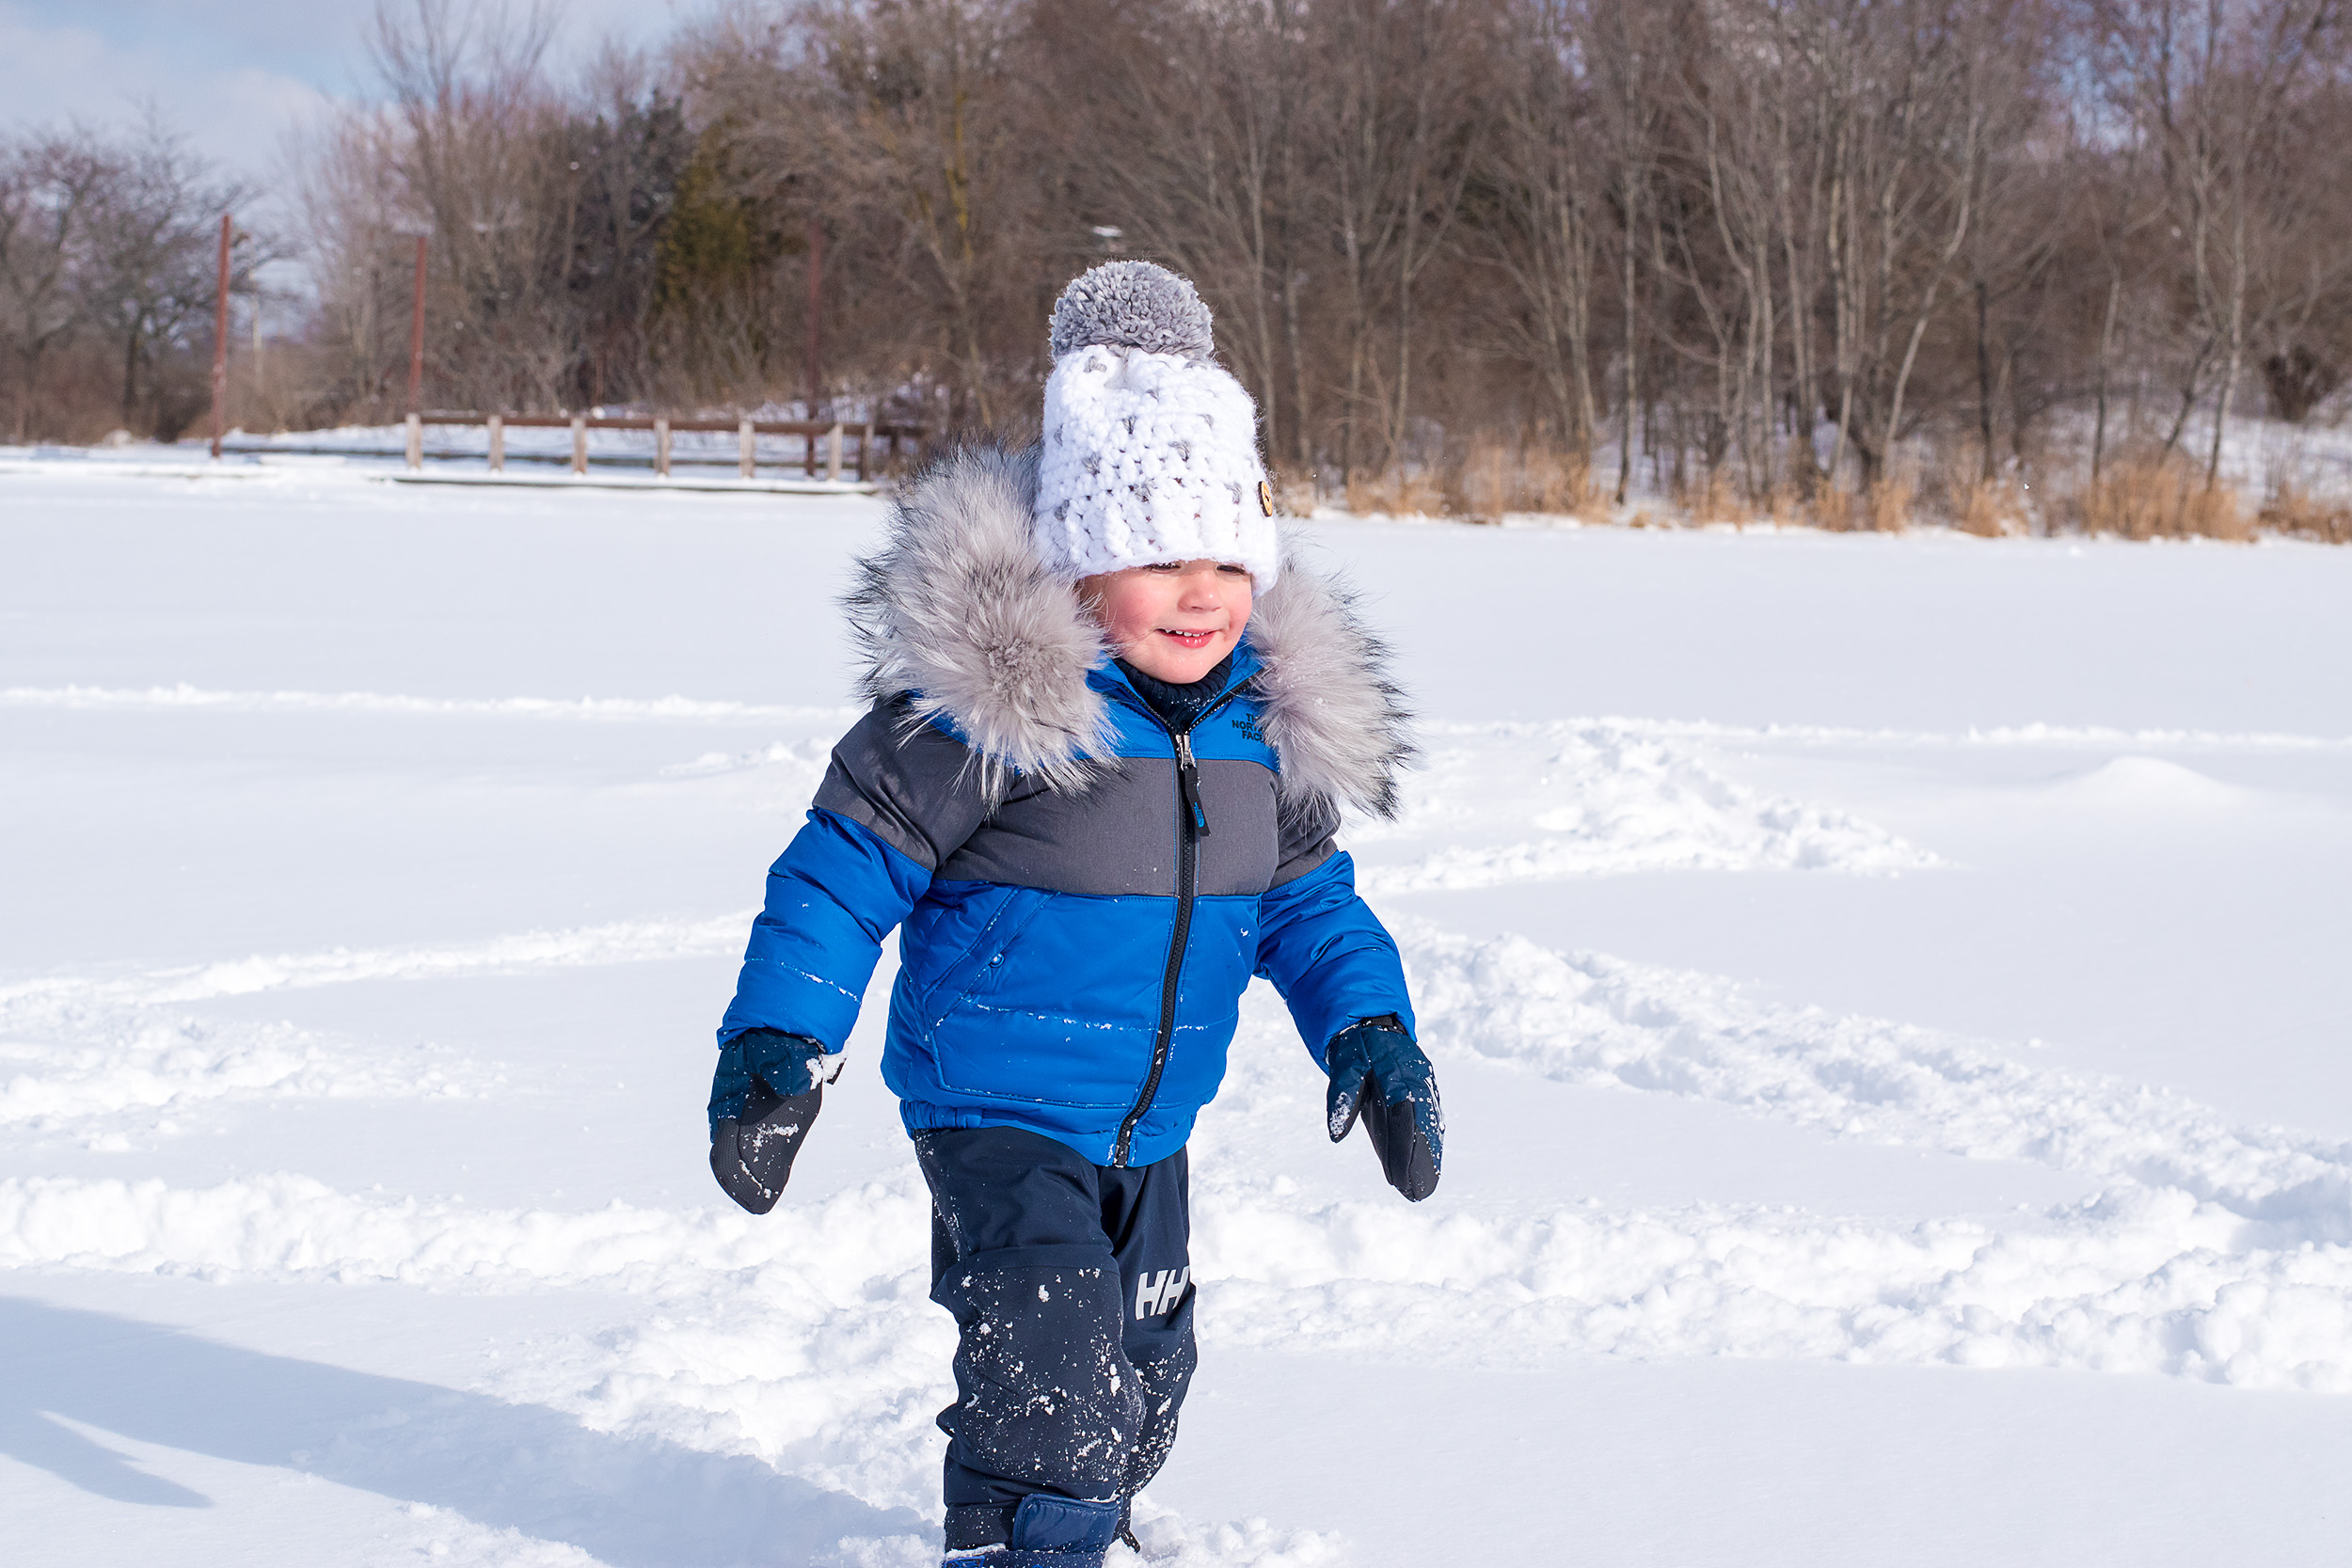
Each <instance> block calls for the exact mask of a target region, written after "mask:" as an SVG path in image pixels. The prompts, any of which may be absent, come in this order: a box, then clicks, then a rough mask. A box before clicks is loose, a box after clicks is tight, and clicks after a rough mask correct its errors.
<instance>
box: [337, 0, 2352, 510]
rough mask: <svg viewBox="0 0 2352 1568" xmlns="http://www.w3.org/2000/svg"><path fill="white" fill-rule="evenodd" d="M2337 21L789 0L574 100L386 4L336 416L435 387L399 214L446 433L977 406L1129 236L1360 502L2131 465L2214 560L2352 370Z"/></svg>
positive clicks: (1833, 503) (1170, 1) (378, 411)
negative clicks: (643, 416)
mask: <svg viewBox="0 0 2352 1568" xmlns="http://www.w3.org/2000/svg"><path fill="white" fill-rule="evenodd" d="M2347 4H2352V0H789V3H784V4H756V3H745V4H741V5H739V6H737V7H735V8H730V9H726V10H723V11H722V12H720V13H718V14H717V15H716V16H715V17H711V18H707V19H705V20H703V21H700V22H697V23H694V24H689V25H687V26H685V27H683V28H681V29H680V30H679V31H678V32H677V33H676V34H675V36H673V37H672V38H671V39H670V40H668V41H667V42H666V44H665V45H664V46H663V47H662V48H661V49H660V51H658V52H656V53H654V54H652V55H633V54H630V53H628V52H626V51H621V50H617V49H608V50H606V51H605V52H604V53H603V54H602V55H599V56H597V57H596V59H595V61H594V62H593V64H592V65H591V67H590V68H589V69H588V70H586V71H584V72H575V73H572V75H570V76H569V77H565V76H563V75H561V74H559V73H558V72H557V71H554V70H553V69H551V68H550V66H549V64H548V60H549V57H550V56H549V50H548V46H549V42H550V36H551V35H550V24H549V21H548V15H549V13H547V12H545V11H535V12H518V11H515V10H511V9H502V8H500V7H499V6H497V5H496V4H491V3H485V4H480V5H476V6H473V7H471V8H463V7H458V6H454V5H452V4H450V3H448V0H399V3H398V4H392V5H388V6H387V8H385V9H384V10H383V11H382V12H380V13H379V16H378V18H377V22H376V24H375V27H374V31H373V40H372V47H373V58H374V62H375V65H376V68H377V73H378V76H379V78H380V82H381V87H382V89H383V90H382V93H381V96H380V100H379V103H378V104H377V106H374V107H361V106H354V107H352V108H350V109H348V110H347V111H345V112H344V113H343V114H342V116H341V117H340V119H338V120H337V121H336V122H335V123H334V124H333V125H332V126H331V127H328V128H326V130H325V131H324V132H322V133H321V134H319V135H314V136H313V137H311V138H310V143H309V146H308V148H307V150H306V152H305V156H304V158H303V161H302V167H301V171H300V179H299V182H298V184H299V191H300V204H299V216H298V220H297V222H296V224H295V227H294V237H295V238H297V239H298V240H299V242H300V244H301V245H302V247H303V248H304V251H305V254H306V256H307V260H308V262H309V266H310V277H311V279H312V283H313V286H314V289H315V293H316V300H317V313H316V319H315V322H314V323H313V325H312V327H311V329H310V355H311V357H310V360H308V361H307V362H306V364H307V368H306V372H305V375H306V381H305V384H304V387H303V388H302V391H301V397H300V400H299V401H300V404H301V407H300V411H299V412H300V417H302V418H304V419H307V420H328V419H340V418H358V419H367V420H374V419H380V418H385V417H389V416H390V415H393V414H396V413H397V412H399V411H400V409H401V407H402V405H403V399H404V397H405V372H406V363H407V342H406V333H407V292H408V288H409V265H410V261H411V258H412V257H413V246H414V240H413V238H412V236H413V235H415V234H417V233H419V232H422V233H426V234H428V235H429V236H430V241H431V245H432V251H431V256H432V261H431V277H430V284H429V288H430V298H429V305H428V311H429V317H430V322H431V329H430V336H429V343H428V361H429V363H428V375H427V386H428V391H427V400H428V401H429V402H431V403H434V404H444V405H446V404H469V405H473V406H479V407H489V406H496V405H502V406H506V407H549V406H566V407H568V406H582V405H588V404H620V403H641V404H643V403H652V404H663V405H666V406H671V407H684V406H689V405H696V404H700V405H724V406H746V405H752V404H771V403H776V402H804V403H809V404H816V405H818V407H821V408H827V409H834V410H842V409H851V410H871V411H874V412H877V413H880V414H882V415H885V416H888V417H897V418H912V419H917V420H925V421H926V422H928V423H930V425H932V426H933V427H934V428H936V429H940V430H943V431H953V430H961V429H972V428H977V427H991V428H995V429H999V430H1009V431H1017V430H1018V429H1019V428H1020V427H1022V426H1023V425H1024V424H1025V422H1027V421H1030V420H1033V419H1034V417H1035V409H1036V406H1037V402H1038V395H1037V394H1038V388H1039V385H1040V382H1041V377H1042V375H1043V373H1044V371H1045V369H1046V366H1045V364H1044V360H1043V352H1044V351H1043V342H1044V321H1045V316H1046V312H1047V310H1048V309H1049V308H1050V305H1051V302H1052V300H1053V297H1054V295H1055V293H1056V292H1057V290H1058V289H1059V287H1060V286H1061V284H1062V283H1063V282H1064V281H1065V280H1066V279H1067V278H1068V277H1071V276H1072V275H1073V273H1075V272H1076V271H1078V270H1079V269H1080V268H1082V267H1084V266H1086V265H1088V264H1089V263H1091V262H1093V261H1098V260H1100V259H1102V258H1104V257H1105V256H1113V255H1129V256H1146V257H1151V258H1154V259H1158V260H1161V261H1167V262H1168V263H1169V264H1171V265H1173V266H1176V267H1178V268H1180V269H1182V270H1183V271H1184V272H1185V273H1187V274H1188V275H1190V276H1191V277H1193V278H1194V279H1195V280H1196V281H1197V282H1198V283H1199V284H1200V287H1201V290H1202V292H1203V293H1204V294H1206V296H1207V297H1208V299H1209V301H1210V303H1211V305H1212V306H1213V307H1214V308H1215V309H1216V313H1217V325H1218V333H1219V341H1220V346H1221V348H1222V351H1223V353H1224V355H1225V356H1226V357H1227V359H1228V361H1229V362H1230V363H1231V364H1232V366H1233V367H1234V369H1235V370H1236V371H1237V372H1238V373H1239V374H1240V375H1241V376H1242V377H1243V379H1244V380H1245V381H1246V382H1247V383H1248V386H1249V388H1250V389H1251V391H1252V392H1253V393H1254V394H1255V396H1256V397H1257V399H1258V402H1259V405H1260V407H1261V409H1262V410H1263V415H1264V419H1265V438H1266V442H1267V446H1268V449H1269V451H1270V452H1271V453H1272V455H1273V457H1274V459H1275V461H1276V463H1277V464H1278V465H1279V466H1280V467H1282V468H1283V469H1284V470H1285V472H1286V473H1287V475H1288V476H1289V478H1290V480H1291V482H1292V483H1306V482H1307V481H1309V480H1310V479H1311V480H1312V481H1314V482H1315V483H1318V484H1319V485H1320V486H1321V487H1322V490H1323V493H1325V494H1326V495H1331V494H1336V493H1338V492H1340V491H1342V490H1346V491H1349V492H1352V493H1353V494H1355V495H1356V497H1357V498H1358V499H1359V501H1361V502H1364V503H1368V504H1379V503H1388V504H1397V503H1403V504H1420V505H1433V506H1434V505H1448V506H1452V507H1454V508H1455V509H1457V510H1468V511H1473V512H1493V511H1500V510H1503V509H1506V508H1511V507H1518V506H1547V505H1549V506H1565V505H1576V504H1582V503H1588V502H1591V501H1593V500H1595V499H1598V500H1608V499H1623V498H1626V497H1627V496H1629V494H1630V493H1631V492H1632V491H1634V490H1635V489H1636V488H1638V487H1640V486H1642V485H1644V484H1648V485H1651V486H1654V487H1656V488H1662V489H1665V490H1668V491H1671V492H1672V493H1674V494H1675V495H1676V496H1677V497H1678V498H1680V499H1682V501H1683V503H1684V505H1685V506H1687V507H1689V508H1691V509H1692V510H1696V511H1700V512H1702V513H1704V512H1706V511H1707V510H1708V509H1709V508H1717V509H1722V510H1724V511H1726V512H1730V511H1736V510H1739V509H1740V508H1754V507H1756V506H1769V507H1772V508H1780V507H1784V506H1786V507H1789V508H1794V509H1799V510H1804V509H1809V510H1811V511H1812V512H1813V513H1814V515H1823V516H1827V517H1829V519H1830V520H1833V521H1848V522H1864V523H1867V522H1868V521H1870V520H1872V519H1873V518H1878V519H1882V520H1883V519H1885V518H1887V517H1889V516H1892V515H1897V514H1899V512H1900V511H1901V509H1902V508H1903V506H1905V505H1906V504H1907V503H1908V501H1909V499H1911V498H1912V496H1913V495H1914V493H1915V491H1917V490H1918V489H1920V488H1921V487H1923V486H1924V487H1926V488H1928V489H1930V490H1932V491H1934V492H1936V495H1937V497H1938V498H1939V499H1942V500H1943V501H1944V502H1946V503H1947V504H1948V506H1949V507H1950V509H1951V510H1952V511H1953V513H1954V515H1963V514H1965V516H1964V517H1963V520H1968V519H1971V518H1973V519H1976V520H1977V521H1979V522H1984V523H1985V524H1986V526H2005V525H2004V524H2002V522H2001V519H2000V517H1999V515H1998V514H2001V513H2002V512H2003V511H2004V509H2007V510H2010V511H2018V510H2023V509H2026V508H2028V507H2029V505H2039V504H2041V503H2040V501H2039V499H2037V500H2036V501H2035V502H2032V503H2028V502H2026V501H2025V500H2024V499H2023V497H2022V485H2023V483H2024V482H2025V480H2026V478H2027V477H2028V476H2032V475H2036V474H2039V473H2041V472H2042V471H2043V470H2044V469H2045V468H2049V469H2053V470H2054V471H2055V469H2057V468H2063V470H2064V471H2065V472H2067V473H2069V474H2075V475H2078V479H2077V482H2076V488H2077V489H2078V490H2079V491H2080V492H2081V494H2080V497H2079V498H2078V502H2077V506H2078V511H2079V512H2080V515H2079V516H2078V517H2077V518H2076V520H2077V521H2085V520H2087V521H2090V522H2091V523H2094V524H2095V523H2097V522H2098V521H2099V520H2100V519H2099V515H2098V514H2097V505H2098V497H2099V493H2100V492H2099V484H2100V483H2105V482H2106V480H2107V479H2108V478H2109V477H2110V472H2111V471H2112V472H2117V473H2121V472H2124V471H2126V470H2128V474H2129V477H2130V478H2131V480H2132V483H2134V484H2136V485H2137V486H2138V487H2139V490H2138V491H2136V492H2135V493H2136V494H2137V493H2140V492H2145V493H2146V494H2148V495H2152V496H2156V497H2158V498H2159V500H2157V501H2152V502H2148V503H2146V504H2147V505H2151V506H2154V507H2155V508H2156V511H2157V512H2158V513H2161V514H2163V515H2161V516H2155V517H2153V520H2150V519H2149V518H2146V517H2143V518H2140V519H2139V521H2137V522H2135V523H2133V524H2131V525H2129V526H2131V527H2135V528H2142V529H2145V530H2148V531H2167V530H2168V529H2185V530H2191V531H2193V530H2196V529H2199V528H2204V527H2209V526H2211V524H2210V519H2206V520H2205V521H2203V522H2201V521H2200V520H2199V519H2200V517H2201V516H2202V514H2201V513H2200V512H2199V510H2198V509H2199V507H2200V506H2201V505H2206V504H2208V503H2206V502H2202V501H2201V500H2200V499H2199V497H2201V496H2210V495H2212V494H2213V493H2214V492H2215V490H2216V489H2217V483H2216V482H2217V481H2218V480H2220V479H2222V478H2223V477H2224V476H2223V474H2222V467H2223V465H2222V458H2223V449H2222V446H2221V433H2222V431H2223V429H2224V427H2225V425H2226V422H2227V420H2228V418H2229V417H2230V416H2231V415H2232V414H2233V413H2235V414H2246V413H2252V412H2265V411H2266V412H2268V413H2271V414H2274V415H2276V416H2278V417H2279V418H2281V419H2283V420H2290V421H2297V422H2299V421H2303V420H2307V419H2309V418H2310V417H2311V416H2312V413H2313V411H2314V410H2315V409H2322V408H2324V407H2325V406H2327V405H2328V399H2329V398H2330V396H2331V395H2332V394H2334V393H2335V392H2336V391H2337V390H2338V388H2340V387H2341V386H2342V385H2343V383H2344V380H2345V377H2346V374H2347V372H2348V371H2352V246H2347V245H2344V243H2343V240H2342V236H2343V235H2344V234H2345V233H2346V232H2352V180H2347V178H2346V175H2347V174H2348V173H2352V135H2348V134H2347V133H2352V28H2348V25H2347V24H2352V15H2348V14H2347ZM812 298H814V299H815V300H816V301H817V305H816V307H815V316H814V319H812V315H811V301H812ZM2045 489H2046V487H2045ZM2134 504H2135V505H2140V503H2137V502H2136V503H2134ZM2141 509H2142V510H2143V511H2144V510H2145V509H2146V508H2145V506H2143V507H2142V508H2141ZM2168 509H2169V510H2168Z"/></svg>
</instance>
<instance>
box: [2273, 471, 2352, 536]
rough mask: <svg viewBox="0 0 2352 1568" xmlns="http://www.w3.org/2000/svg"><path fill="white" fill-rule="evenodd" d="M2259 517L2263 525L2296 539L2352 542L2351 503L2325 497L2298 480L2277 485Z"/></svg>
mask: <svg viewBox="0 0 2352 1568" xmlns="http://www.w3.org/2000/svg"><path fill="white" fill-rule="evenodd" d="M2258 520H2259V521H2260V522H2261V523H2262V526H2263V527H2265V528H2267V529H2272V530H2275V531H2278V532H2280V533H2287V534H2292V535H2294V536H2295V537H2296V538H2297V539H2316V540H2319V541H2320V542H2321V543H2322V544H2328V545H2352V505H2346V504H2345V503H2344V502H2343V501H2340V500H2328V499H2322V498H2320V497H2317V496H2314V495H2312V493H2311V492H2310V491H2308V490H2306V489H2304V488H2303V487H2302V486H2301V485H2299V484H2294V483H2287V484H2281V485H2280V486H2279V489H2278V493H2277V494H2276V495H2274V496H2272V497H2271V498H2270V499H2269V500H2268V501H2266V502H2265V503H2264V505H2263V509H2262V512H2261V514H2260V516H2259V519H2258Z"/></svg>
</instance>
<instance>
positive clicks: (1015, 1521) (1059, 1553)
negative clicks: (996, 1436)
mask: <svg viewBox="0 0 2352 1568" xmlns="http://www.w3.org/2000/svg"><path fill="white" fill-rule="evenodd" d="M1123 1513H1125V1509H1124V1508H1123V1507H1122V1505H1121V1504H1120V1503H1118V1502H1116V1501H1114V1502H1105V1503H1089V1502H1081V1501H1079V1500H1078V1499H1076V1498H1074V1497H1050V1496H1048V1495H1047V1494H1045V1493H1043V1492H1033V1493H1031V1494H1030V1495H1029V1496H1027V1497H1024V1498H1022V1499H1021V1506H1020V1507H1019V1508H1017V1509H1015V1510H1014V1511H1013V1515H1012V1539H1011V1540H1010V1541H1009V1542H1007V1543H1005V1544H1003V1545H1001V1546H987V1547H982V1548H980V1549H978V1550H975V1551H961V1552H949V1553H948V1554H947V1556H946V1560H945V1561H944V1562H943V1563H942V1564H941V1568H1103V1559H1104V1555H1105V1554H1106V1553H1108V1552H1109V1551H1110V1549H1111V1543H1112V1542H1114V1541H1116V1540H1118V1539H1119V1526H1120V1517H1121V1515H1122V1514H1123Z"/></svg>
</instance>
